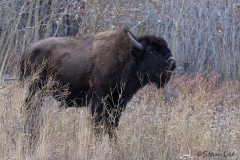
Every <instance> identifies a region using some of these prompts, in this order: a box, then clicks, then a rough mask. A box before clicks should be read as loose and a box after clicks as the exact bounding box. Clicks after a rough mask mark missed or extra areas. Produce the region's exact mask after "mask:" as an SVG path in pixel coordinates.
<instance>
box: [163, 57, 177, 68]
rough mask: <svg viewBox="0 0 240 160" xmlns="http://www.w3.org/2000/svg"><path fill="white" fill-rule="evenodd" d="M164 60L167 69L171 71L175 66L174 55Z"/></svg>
mask: <svg viewBox="0 0 240 160" xmlns="http://www.w3.org/2000/svg"><path fill="white" fill-rule="evenodd" d="M165 62H166V65H167V69H168V70H170V71H173V70H174V69H175V68H176V59H175V58H174V57H172V56H171V57H169V58H168V59H166V60H165Z"/></svg>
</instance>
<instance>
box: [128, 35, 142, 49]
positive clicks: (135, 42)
mask: <svg viewBox="0 0 240 160" xmlns="http://www.w3.org/2000/svg"><path fill="white" fill-rule="evenodd" d="M127 34H128V37H129V39H130V41H131V42H132V44H133V46H135V47H137V48H138V49H139V50H142V44H141V43H139V42H138V41H136V39H135V38H133V36H132V35H131V33H129V32H127Z"/></svg>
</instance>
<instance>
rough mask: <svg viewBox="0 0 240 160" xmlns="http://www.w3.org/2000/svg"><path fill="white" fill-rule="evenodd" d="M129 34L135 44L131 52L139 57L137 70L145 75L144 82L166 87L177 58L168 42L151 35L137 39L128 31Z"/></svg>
mask: <svg viewBox="0 0 240 160" xmlns="http://www.w3.org/2000/svg"><path fill="white" fill-rule="evenodd" d="M128 36H129V38H130V40H131V42H132V44H133V47H132V50H131V54H132V56H134V57H135V58H136V59H137V63H138V64H137V71H138V72H139V73H141V74H142V75H144V78H143V83H145V84H147V83H148V82H152V83H155V84H156V85H157V87H158V88H160V87H164V85H165V84H166V83H167V82H168V81H169V80H170V77H171V74H172V71H173V70H174V69H175V68H176V60H175V58H174V57H173V56H172V53H171V51H170V49H169V48H168V46H167V42H166V41H165V40H164V39H163V38H161V37H156V36H150V35H146V36H143V37H140V38H138V39H135V38H134V37H133V36H132V35H131V34H130V33H129V32H128Z"/></svg>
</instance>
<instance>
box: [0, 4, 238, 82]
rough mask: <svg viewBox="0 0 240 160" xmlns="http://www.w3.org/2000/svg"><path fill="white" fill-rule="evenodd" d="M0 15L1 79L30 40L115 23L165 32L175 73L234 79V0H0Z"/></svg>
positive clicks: (12, 72)
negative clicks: (198, 73) (173, 57)
mask: <svg viewBox="0 0 240 160" xmlns="http://www.w3.org/2000/svg"><path fill="white" fill-rule="evenodd" d="M0 19H1V21H0V48H1V51H0V67H1V70H0V75H1V80H3V78H17V76H18V69H19V58H20V56H21V54H22V53H23V52H24V51H25V49H26V47H28V46H29V45H30V44H31V43H33V42H35V41H38V40H40V39H43V38H47V37H52V36H57V37H59V36H76V35H77V36H79V35H84V34H94V33H97V32H101V31H107V30H114V29H118V28H121V27H129V28H130V29H131V31H132V32H133V33H134V34H136V35H138V36H139V35H143V34H154V35H158V36H159V35H160V36H162V37H163V38H165V39H166V41H167V42H168V44H169V46H170V48H171V49H172V52H173V54H174V56H175V57H176V58H177V60H178V66H179V67H178V69H177V70H176V73H177V74H178V75H179V74H181V75H182V74H186V73H187V74H191V73H195V72H199V71H200V72H201V73H202V74H203V75H206V74H209V73H211V72H213V71H214V72H216V73H218V74H220V75H221V78H222V80H229V79H240V23H239V22H240V2H239V1H238V0H202V1H198V0H147V1H145V0H140V1H137V0H60V1H57V0H1V1H0Z"/></svg>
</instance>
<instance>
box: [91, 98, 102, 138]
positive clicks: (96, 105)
mask: <svg viewBox="0 0 240 160" xmlns="http://www.w3.org/2000/svg"><path fill="white" fill-rule="evenodd" d="M103 112H104V104H103V103H102V101H101V100H100V99H99V98H98V97H94V98H93V99H92V105H91V116H92V117H91V122H92V126H93V131H94V134H95V136H96V137H97V138H98V139H101V137H102V134H103V131H104V130H103V128H104V127H103V123H104V122H103V120H104V118H103Z"/></svg>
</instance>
